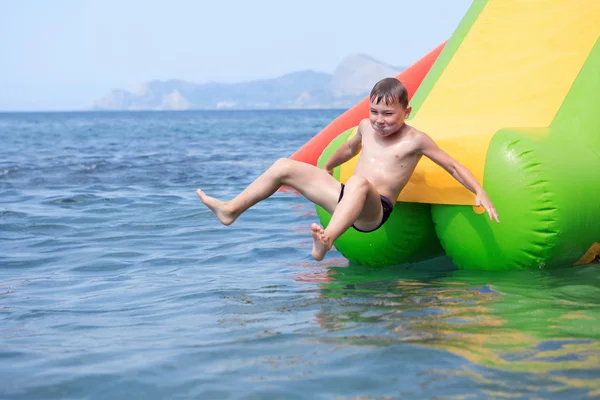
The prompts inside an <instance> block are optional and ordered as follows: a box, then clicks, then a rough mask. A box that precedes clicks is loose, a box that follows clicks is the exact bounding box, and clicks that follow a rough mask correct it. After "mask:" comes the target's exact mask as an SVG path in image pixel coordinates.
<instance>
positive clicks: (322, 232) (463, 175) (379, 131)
mask: <svg viewBox="0 0 600 400" xmlns="http://www.w3.org/2000/svg"><path fill="white" fill-rule="evenodd" d="M370 107H371V108H370V116H369V118H368V119H364V120H362V121H361V122H360V124H359V125H358V129H357V131H356V134H355V135H354V136H353V137H352V139H350V140H349V141H347V142H346V144H345V145H342V146H340V148H339V149H338V150H337V151H336V152H335V153H334V154H333V155H332V156H331V158H330V159H329V160H328V161H327V162H326V164H325V166H324V170H322V169H320V168H318V167H315V166H313V165H309V164H306V163H303V162H299V161H293V160H289V159H280V160H278V161H276V162H275V163H274V164H273V165H272V166H271V167H270V168H269V169H268V170H267V171H266V172H265V173H264V174H263V175H261V176H260V177H258V178H257V179H256V180H255V181H254V182H252V183H251V184H250V185H249V186H248V187H247V188H246V189H245V190H244V191H243V192H242V193H240V194H239V195H238V196H237V197H236V198H234V199H233V200H230V201H227V202H223V201H220V200H217V199H215V198H213V197H210V196H207V195H206V194H204V192H202V191H201V190H200V189H198V190H197V191H196V193H197V194H198V196H199V197H200V199H201V200H202V202H203V203H204V204H205V205H206V206H207V207H208V208H210V210H211V211H212V212H214V213H215V215H216V216H217V218H219V221H221V223H223V224H224V225H229V224H231V223H233V221H235V219H236V218H237V217H239V216H240V215H241V214H242V213H243V212H244V211H246V210H247V209H248V208H250V207H252V206H253V205H254V204H256V203H258V202H259V201H261V200H264V199H266V198H268V197H269V196H271V195H272V194H273V193H275V192H276V191H277V190H278V189H279V188H280V187H281V186H282V185H287V186H291V187H293V188H294V189H296V190H297V191H299V192H300V193H301V194H302V195H303V196H304V197H306V198H307V199H308V200H310V201H311V202H313V203H315V204H318V205H320V206H321V207H323V208H324V209H325V210H327V212H329V213H330V214H332V217H331V221H330V222H329V225H328V226H327V229H323V228H322V227H321V226H319V225H317V224H312V227H311V230H312V233H311V234H312V238H313V248H312V256H313V257H314V259H315V260H317V261H320V260H322V259H323V258H324V257H325V253H327V251H329V250H330V249H331V246H332V245H333V242H334V241H335V240H336V239H337V238H338V237H339V236H340V235H341V234H342V233H344V232H345V231H346V229H348V228H349V227H350V226H353V227H354V229H356V230H358V231H360V232H372V231H374V230H377V229H379V228H380V227H381V226H382V225H383V224H384V223H385V221H386V220H387V219H388V217H389V216H390V213H391V212H392V210H393V208H394V204H395V203H396V199H397V198H398V195H399V194H400V192H401V191H402V189H403V188H404V186H405V185H406V183H407V182H408V180H409V178H410V176H411V175H412V173H413V171H414V170H415V168H416V166H417V163H418V162H419V160H420V159H421V156H423V155H424V156H426V157H428V158H430V159H431V160H432V161H433V162H435V163H436V164H438V165H440V166H441V167H442V168H444V169H445V170H446V171H448V173H450V174H451V175H452V176H453V177H454V178H455V179H456V180H458V181H459V182H460V183H461V184H462V185H464V186H465V187H466V188H467V189H469V190H470V191H471V192H473V193H475V195H476V196H477V197H476V200H475V201H476V204H477V205H481V206H483V207H484V208H485V210H486V211H487V212H488V214H489V217H490V220H492V219H494V220H495V221H496V222H500V221H499V220H498V213H497V212H496V209H495V208H494V205H493V204H492V202H491V200H490V199H489V197H488V195H487V194H486V192H485V191H484V190H483V188H482V187H481V185H480V184H479V183H478V182H477V180H476V179H475V177H474V176H473V175H472V174H471V172H469V170H467V168H465V167H464V166H463V165H461V164H459V163H458V162H457V161H455V160H454V159H453V158H452V157H450V156H449V155H448V154H447V153H446V152H444V151H443V150H441V149H440V148H439V147H438V146H437V145H436V144H435V142H434V141H433V140H432V139H431V138H430V137H429V136H427V135H426V134H425V133H423V132H420V131H418V130H417V129H415V128H413V127H411V126H409V125H407V124H406V123H405V122H404V121H405V120H406V118H408V116H409V114H410V112H411V110H412V108H411V107H410V106H409V105H408V94H407V91H406V88H405V87H404V85H403V84H402V83H401V82H400V81H399V80H397V79H395V78H385V79H383V80H381V81H379V82H377V84H375V86H374V87H373V90H371V94H370ZM361 149H362V153H361V155H360V158H359V160H358V163H357V164H356V169H355V170H354V174H353V176H351V177H350V178H349V179H348V181H347V182H346V184H345V185H344V184H341V183H340V182H338V181H337V180H336V179H335V178H334V177H333V176H332V175H333V169H334V168H335V167H337V166H338V165H341V164H343V163H344V162H346V161H348V160H350V159H351V158H352V157H354V156H355V155H356V154H358V152H359V151H361Z"/></svg>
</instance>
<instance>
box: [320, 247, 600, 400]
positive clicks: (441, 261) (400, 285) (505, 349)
mask: <svg viewBox="0 0 600 400" xmlns="http://www.w3.org/2000/svg"><path fill="white" fill-rule="evenodd" d="M318 282H319V283H320V285H319V288H320V289H319V290H320V294H321V296H322V297H323V299H324V300H325V301H324V302H323V307H322V308H321V310H320V311H319V313H318V315H317V320H318V322H319V324H320V325H321V327H322V328H324V329H326V330H327V332H328V333H329V335H328V336H327V339H326V340H333V341H336V342H338V343H339V342H341V343H343V344H346V345H352V346H362V345H368V346H391V345H397V344H402V343H405V344H411V345H417V346H427V347H429V348H435V349H439V350H441V351H446V352H450V353H452V354H454V355H458V356H460V357H462V358H463V359H465V360H467V361H468V362H470V363H471V365H472V366H473V368H475V369H477V370H478V372H476V373H475V372H474V370H473V369H469V370H462V371H454V373H458V374H459V375H460V374H462V375H463V376H464V375H465V374H466V376H468V377H470V378H471V379H475V380H479V381H485V380H486V379H490V377H492V378H491V379H494V380H504V379H505V378H506V382H508V381H509V379H508V377H509V376H512V377H513V378H512V379H510V380H513V379H514V376H515V375H517V376H519V375H522V376H528V377H529V378H528V379H527V381H528V382H529V383H528V385H529V390H532V389H533V390H534V391H536V390H538V389H540V388H541V387H544V390H550V391H551V392H555V393H556V392H561V393H562V394H567V393H568V392H569V391H571V390H573V389H576V390H578V391H583V392H585V393H587V395H591V396H596V395H600V379H598V377H599V376H600V345H599V339H600V329H599V328H598V321H599V320H600V310H599V307H598V305H599V299H600V268H599V267H598V266H597V265H596V266H594V265H589V266H580V267H568V268H563V269H557V270H535V271H522V270H519V271H499V272H489V271H464V270H458V269H456V268H455V267H454V266H453V265H452V263H451V262H450V261H449V259H447V258H445V257H442V258H438V259H434V260H429V261H427V262H423V263H419V264H412V265H408V266H402V267H393V268H384V269H373V268H368V267H361V266H354V265H350V266H346V267H341V266H340V267H336V266H332V267H328V268H327V270H326V272H325V273H324V274H322V276H320V279H318ZM517 379H519V378H518V377H517ZM538 385H540V386H538ZM536 386H538V389H536V388H535V387H536ZM507 391H510V388H509V387H508V385H507Z"/></svg>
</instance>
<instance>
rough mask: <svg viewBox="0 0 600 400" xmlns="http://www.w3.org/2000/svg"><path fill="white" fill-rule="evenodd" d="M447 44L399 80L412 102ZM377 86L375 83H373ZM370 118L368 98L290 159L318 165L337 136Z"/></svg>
mask: <svg viewBox="0 0 600 400" xmlns="http://www.w3.org/2000/svg"><path fill="white" fill-rule="evenodd" d="M445 44H446V42H444V43H442V44H441V45H439V46H438V47H436V48H435V49H433V50H432V51H431V52H429V54H427V55H426V56H425V57H423V58H421V59H420V60H419V61H417V62H416V63H414V64H413V65H411V66H410V67H408V68H407V69H405V70H404V71H402V72H401V73H400V74H399V75H398V76H397V78H398V79H399V80H401V81H402V83H404V85H405V86H406V89H407V91H408V99H409V100H410V99H411V98H412V96H413V94H414V93H415V92H416V91H417V89H418V88H419V85H421V82H422V81H423V79H424V78H425V75H427V73H428V72H429V70H430V69H431V66H432V65H433V63H434V62H435V60H436V59H437V58H438V55H439V54H440V52H441V51H442V49H443V48H444V45H445ZM373 84H375V82H373ZM368 116H369V98H368V97H366V98H365V99H363V100H362V101H361V102H360V103H358V104H356V105H355V106H354V107H352V108H350V109H349V110H348V111H346V112H345V113H343V114H342V115H340V116H339V117H338V118H336V119H335V120H334V121H333V122H332V123H330V124H329V125H327V126H326V127H325V128H324V129H323V130H322V131H321V132H319V133H318V134H317V135H316V136H314V137H313V138H312V139H311V140H309V141H308V142H306V144H305V145H304V146H302V147H301V148H300V149H298V151H296V152H295V153H294V154H293V155H292V156H291V157H290V158H291V159H292V160H297V161H303V162H305V163H308V164H312V165H317V160H318V159H319V156H320V155H321V153H322V152H323V150H325V147H327V145H329V143H331V141H332V140H333V139H335V138H336V136H337V135H339V134H340V133H342V132H344V131H346V130H347V129H350V128H352V127H354V126H357V125H358V124H359V122H360V121H361V120H362V119H364V118H367V117H368Z"/></svg>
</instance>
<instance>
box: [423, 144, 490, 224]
mask: <svg viewBox="0 0 600 400" xmlns="http://www.w3.org/2000/svg"><path fill="white" fill-rule="evenodd" d="M419 149H420V152H421V153H422V154H423V155H424V156H426V157H427V158H429V159H430V160H431V161H433V162H434V163H436V164H437V165H439V166H440V167H442V168H444V169H445V170H446V171H448V173H449V174H450V175H452V176H453V177H454V179H456V180H457V181H459V182H460V183H461V184H462V185H463V186H464V187H466V188H467V189H469V190H470V191H471V192H473V193H475V195H476V198H475V204H476V205H477V206H483V208H485V210H486V211H487V213H488V215H489V216H490V220H492V219H494V220H495V221H496V222H500V221H499V220H498V212H497V211H496V208H495V207H494V204H493V203H492V201H491V200H490V198H489V197H488V195H487V193H486V192H485V190H483V188H482V187H481V185H480V184H479V182H477V179H476V178H475V177H474V176H473V174H472V173H471V171H469V170H468V169H467V168H466V167H465V166H464V165H462V164H461V163H459V162H458V161H456V160H455V159H454V158H452V157H450V155H448V153H446V152H445V151H444V150H442V149H440V148H439V146H438V145H437V144H436V143H435V142H434V141H433V139H431V138H430V137H429V136H428V135H426V134H424V133H421V135H420V138H419Z"/></svg>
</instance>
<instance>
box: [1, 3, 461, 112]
mask: <svg viewBox="0 0 600 400" xmlns="http://www.w3.org/2000/svg"><path fill="white" fill-rule="evenodd" d="M471 3H472V0H451V1H450V0H411V1H406V0H378V1H368V0H360V1H358V0H344V1H341V0H301V1H289V0H287V1H286V0H251V1H250V0H228V1H227V0H222V1H217V0H212V1H207V0H169V1H167V0H163V1H154V0H53V1H48V0H17V1H14V0H0V111H59V110H84V109H87V108H89V107H90V105H91V103H92V102H93V101H94V100H97V99H99V98H101V97H102V96H104V95H106V94H107V93H109V92H110V91H111V90H112V89H117V88H120V89H126V90H134V89H135V88H136V87H138V86H139V85H140V84H141V83H143V82H146V81H149V80H154V79H161V80H166V79H183V80H187V81H190V82H194V83H205V82H211V81H212V82H243V81H249V80H255V79H263V78H275V77H278V76H281V75H284V74H286V73H290V72H295V71H302V70H314V71H319V72H327V73H332V72H333V71H334V70H335V68H336V67H337V65H338V64H339V63H340V62H341V61H342V59H344V58H345V57H347V56H349V55H353V54H357V53H362V54H366V55H369V56H371V57H373V58H375V59H376V60H379V61H381V62H384V63H386V64H390V65H395V66H409V65H411V64H413V63H414V62H415V61H417V60H418V59H420V58H421V57H422V56H424V55H425V54H427V53H428V52H429V51H430V50H432V49H433V48H435V47H436V46H438V45H439V44H441V43H442V42H443V41H445V40H447V39H448V38H449V37H450V36H451V35H452V33H453V32H454V30H455V29H456V27H457V25H458V23H459V22H460V20H461V18H462V17H463V16H464V14H465V13H466V11H467V9H468V7H469V6H470V5H471Z"/></svg>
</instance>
